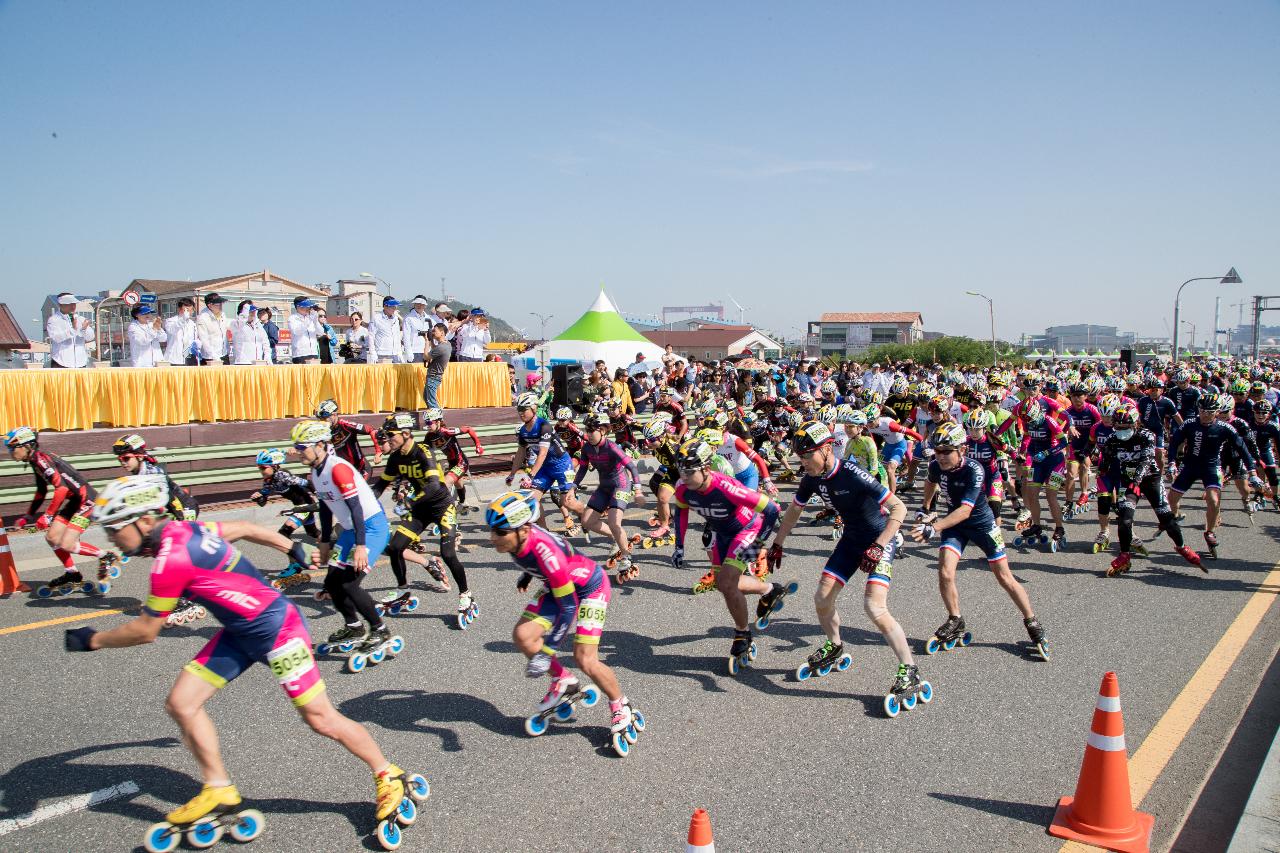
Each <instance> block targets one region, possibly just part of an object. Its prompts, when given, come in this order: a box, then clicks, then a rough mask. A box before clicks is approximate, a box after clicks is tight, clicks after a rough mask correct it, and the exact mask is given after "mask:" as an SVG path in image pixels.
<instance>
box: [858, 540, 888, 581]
mask: <svg viewBox="0 0 1280 853" xmlns="http://www.w3.org/2000/svg"><path fill="white" fill-rule="evenodd" d="M883 559H884V546H883V545H878V544H876V543H874V542H873V543H871V545H869V546H867V550H865V551H863V552H862V565H861V566H860V568H861V569H862V570H863V571H864V572H866V573H867V574H871V573H872V572H874V571H875V570H876V566H878V565H880V561H881V560H883Z"/></svg>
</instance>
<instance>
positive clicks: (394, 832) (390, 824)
mask: <svg viewBox="0 0 1280 853" xmlns="http://www.w3.org/2000/svg"><path fill="white" fill-rule="evenodd" d="M376 834H377V836H378V843H379V844H381V845H382V849H383V850H395V849H396V848H398V847H399V846H400V844H401V843H402V842H403V841H404V836H403V835H402V834H401V833H400V827H399V826H398V825H397V824H396V822H395V821H394V820H384V821H382V822H380V823H379V824H378V831H377V833H376Z"/></svg>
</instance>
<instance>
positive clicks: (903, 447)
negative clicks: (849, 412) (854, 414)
mask: <svg viewBox="0 0 1280 853" xmlns="http://www.w3.org/2000/svg"><path fill="white" fill-rule="evenodd" d="M871 405H875V404H874V403H873V404H871ZM868 408H870V407H868ZM882 411H883V410H882V409H881V408H880V407H879V406H876V417H874V418H872V416H871V413H870V411H868V412H867V427H868V431H869V432H870V433H871V435H873V436H875V437H877V438H879V439H880V440H881V445H880V460H881V464H883V465H884V470H885V474H886V475H887V476H888V479H889V491H890V492H895V493H896V492H897V489H898V466H900V465H901V464H902V463H903V462H905V461H906V459H907V450H908V448H910V446H911V445H910V444H908V443H907V439H911V440H912V441H924V436H923V435H921V434H920V433H918V432H916V431H915V430H913V429H912V428H911V427H909V426H905V425H904V424H901V423H899V422H898V421H896V420H894V419H893V418H890V417H885V416H883V415H882V414H881V412H882ZM890 411H892V410H890ZM866 470H867V471H872V469H871V468H868V469H866Z"/></svg>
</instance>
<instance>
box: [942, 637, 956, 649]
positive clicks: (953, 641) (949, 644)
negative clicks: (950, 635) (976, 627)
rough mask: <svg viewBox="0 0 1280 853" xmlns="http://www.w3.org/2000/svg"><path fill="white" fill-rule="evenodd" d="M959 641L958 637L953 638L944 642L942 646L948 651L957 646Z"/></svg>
mask: <svg viewBox="0 0 1280 853" xmlns="http://www.w3.org/2000/svg"><path fill="white" fill-rule="evenodd" d="M957 642H959V640H958V639H951V640H947V641H946V642H945V643H943V644H942V647H943V648H944V649H946V650H947V651H951V650H952V649H954V648H955V647H956V643H957Z"/></svg>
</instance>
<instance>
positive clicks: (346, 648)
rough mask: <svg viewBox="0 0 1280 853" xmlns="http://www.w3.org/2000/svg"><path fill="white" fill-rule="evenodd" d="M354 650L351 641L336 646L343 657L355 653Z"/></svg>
mask: <svg viewBox="0 0 1280 853" xmlns="http://www.w3.org/2000/svg"><path fill="white" fill-rule="evenodd" d="M355 648H356V644H355V643H354V642H352V641H351V640H348V641H346V642H345V643H339V644H338V651H340V652H342V653H343V654H344V655H345V654H346V653H348V652H351V651H355Z"/></svg>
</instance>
